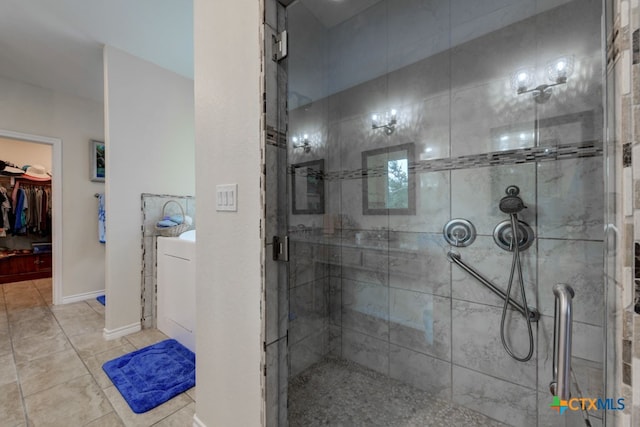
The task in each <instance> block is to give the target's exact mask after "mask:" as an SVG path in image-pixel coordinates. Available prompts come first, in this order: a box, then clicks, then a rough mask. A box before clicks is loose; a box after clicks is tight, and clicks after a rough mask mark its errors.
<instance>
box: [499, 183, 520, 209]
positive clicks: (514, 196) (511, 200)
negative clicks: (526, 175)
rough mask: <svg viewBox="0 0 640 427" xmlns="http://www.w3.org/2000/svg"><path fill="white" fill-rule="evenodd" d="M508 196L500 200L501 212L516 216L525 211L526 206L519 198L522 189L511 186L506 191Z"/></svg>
mask: <svg viewBox="0 0 640 427" xmlns="http://www.w3.org/2000/svg"><path fill="white" fill-rule="evenodd" d="M505 192H506V193H507V195H506V196H505V197H503V198H502V199H500V204H499V207H500V210H501V211H502V212H504V213H506V214H515V213H518V212H520V211H521V210H523V209H525V208H526V206H525V205H524V203H523V202H522V199H521V198H520V197H518V194H520V189H519V188H518V187H517V186H515V185H510V186H508V187H507V189H506V191H505Z"/></svg>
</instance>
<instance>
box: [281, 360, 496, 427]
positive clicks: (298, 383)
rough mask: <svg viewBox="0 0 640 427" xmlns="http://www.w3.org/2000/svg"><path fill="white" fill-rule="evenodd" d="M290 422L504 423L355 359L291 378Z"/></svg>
mask: <svg viewBox="0 0 640 427" xmlns="http://www.w3.org/2000/svg"><path fill="white" fill-rule="evenodd" d="M289 426H290V427H302V426H305V427H312V426H367V427H370V426H386V427H396V426H397V427H400V426H402V427H405V426H420V427H423V426H442V427H450V426H487V427H504V426H507V424H503V423H500V422H498V421H496V420H494V419H492V418H489V417H487V416H485V415H483V414H480V413H478V412H475V411H473V410H471V409H468V408H464V407H461V406H458V405H456V404H454V403H452V402H448V401H445V400H442V399H439V398H435V397H433V396H432V395H431V394H429V393H427V392H425V391H422V390H419V389H417V388H415V387H413V386H411V385H409V384H405V383H402V382H400V381H398V380H394V379H392V378H389V377H387V376H385V375H382V374H380V373H378V372H375V371H372V370H370V369H367V368H365V367H363V366H361V365H358V364H356V363H353V362H350V361H347V360H344V359H338V358H325V359H323V360H322V361H320V362H318V363H316V364H315V365H312V366H311V367H309V368H308V369H307V370H305V371H303V372H302V373H300V374H298V375H297V376H296V377H295V378H292V379H291V381H290V382H289Z"/></svg>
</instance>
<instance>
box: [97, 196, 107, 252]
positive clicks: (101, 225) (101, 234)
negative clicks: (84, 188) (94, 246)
mask: <svg viewBox="0 0 640 427" xmlns="http://www.w3.org/2000/svg"><path fill="white" fill-rule="evenodd" d="M105 222H106V214H105V211H104V193H100V194H98V240H99V241H100V243H105V242H106V241H107V240H106V237H105V234H106V224H105Z"/></svg>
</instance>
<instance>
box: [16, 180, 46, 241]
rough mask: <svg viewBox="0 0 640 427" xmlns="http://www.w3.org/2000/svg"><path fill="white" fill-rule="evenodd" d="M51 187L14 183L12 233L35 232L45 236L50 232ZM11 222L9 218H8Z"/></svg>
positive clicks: (24, 233)
mask: <svg viewBox="0 0 640 427" xmlns="http://www.w3.org/2000/svg"><path fill="white" fill-rule="evenodd" d="M50 200H51V188H50V187H43V186H36V185H29V184H20V183H18V182H17V183H16V185H15V187H14V189H13V192H12V202H13V209H12V213H13V225H12V226H11V227H10V228H11V233H12V234H13V235H26V234H36V235H41V236H45V235H48V234H50V232H51V206H50ZM9 221H10V222H11V218H9Z"/></svg>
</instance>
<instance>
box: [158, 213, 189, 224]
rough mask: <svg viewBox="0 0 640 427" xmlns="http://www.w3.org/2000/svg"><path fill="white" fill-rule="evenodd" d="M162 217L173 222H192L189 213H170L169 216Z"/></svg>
mask: <svg viewBox="0 0 640 427" xmlns="http://www.w3.org/2000/svg"><path fill="white" fill-rule="evenodd" d="M164 219H168V220H170V221H173V222H175V223H176V224H182V223H183V222H184V223H186V224H188V225H191V224H193V219H191V217H190V216H189V215H185V216H184V217H183V216H182V215H171V216H170V217H168V218H167V217H164Z"/></svg>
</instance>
